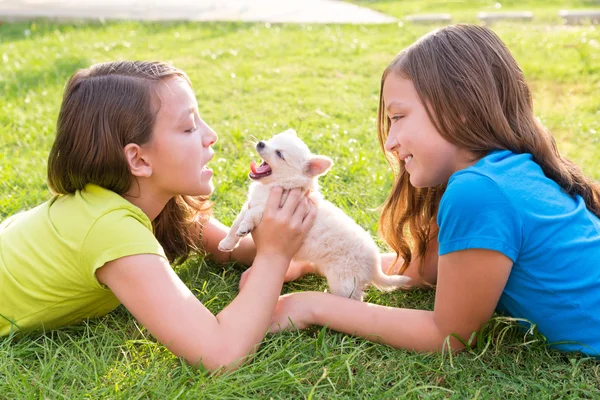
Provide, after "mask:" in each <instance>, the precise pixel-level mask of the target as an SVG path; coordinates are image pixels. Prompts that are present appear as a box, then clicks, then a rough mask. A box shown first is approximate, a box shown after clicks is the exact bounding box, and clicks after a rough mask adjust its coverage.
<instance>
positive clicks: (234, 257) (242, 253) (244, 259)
mask: <svg viewBox="0 0 600 400" xmlns="http://www.w3.org/2000/svg"><path fill="white" fill-rule="evenodd" d="M227 232H229V228H228V227H227V226H225V225H223V224H222V223H221V222H219V221H217V220H216V219H215V218H212V217H211V218H210V219H209V220H208V221H206V223H205V224H204V226H203V227H202V247H203V248H204V250H205V251H206V252H207V253H210V254H211V255H212V256H213V258H214V259H215V260H217V261H218V262H220V263H225V262H228V261H237V262H239V263H241V264H244V265H251V264H252V261H253V260H254V257H256V246H255V245H254V241H253V240H252V238H251V237H250V236H245V237H243V238H242V239H241V240H240V244H239V246H238V247H236V248H235V249H233V252H231V253H225V252H222V251H220V250H219V248H218V246H219V242H220V241H221V240H223V238H225V236H227Z"/></svg>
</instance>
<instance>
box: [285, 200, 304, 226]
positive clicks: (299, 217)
mask: <svg viewBox="0 0 600 400" xmlns="http://www.w3.org/2000/svg"><path fill="white" fill-rule="evenodd" d="M308 212H309V205H308V200H307V199H306V198H305V197H304V198H302V199H300V201H299V202H298V206H297V207H296V209H295V210H294V215H292V218H291V219H290V221H292V222H296V223H298V225H300V224H302V221H303V220H304V218H305V217H306V215H307V214H308Z"/></svg>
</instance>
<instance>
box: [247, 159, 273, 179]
mask: <svg viewBox="0 0 600 400" xmlns="http://www.w3.org/2000/svg"><path fill="white" fill-rule="evenodd" d="M272 172H273V170H271V167H270V166H269V164H267V162H266V161H263V162H262V163H261V164H260V165H259V166H256V161H252V162H251V163H250V173H249V174H248V176H249V177H250V179H254V180H257V179H261V178H264V177H265V176H269V175H271V173H272Z"/></svg>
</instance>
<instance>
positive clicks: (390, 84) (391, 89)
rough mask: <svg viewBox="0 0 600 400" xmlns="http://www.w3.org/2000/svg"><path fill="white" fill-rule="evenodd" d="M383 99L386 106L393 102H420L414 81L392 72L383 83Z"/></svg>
mask: <svg viewBox="0 0 600 400" xmlns="http://www.w3.org/2000/svg"><path fill="white" fill-rule="evenodd" d="M383 98H384V102H385V103H386V105H388V104H390V103H391V102H393V101H400V100H402V101H403V102H408V103H410V102H413V101H415V100H418V96H417V92H416V90H415V86H414V85H413V83H412V81H411V80H410V79H408V78H404V77H402V76H400V75H398V74H396V73H393V72H390V73H389V74H388V76H386V78H385V80H384V82H383Z"/></svg>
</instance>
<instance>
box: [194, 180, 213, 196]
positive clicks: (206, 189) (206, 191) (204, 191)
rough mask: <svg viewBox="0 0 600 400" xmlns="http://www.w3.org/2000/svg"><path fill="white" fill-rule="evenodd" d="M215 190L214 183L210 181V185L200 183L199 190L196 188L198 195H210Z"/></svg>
mask: <svg viewBox="0 0 600 400" xmlns="http://www.w3.org/2000/svg"><path fill="white" fill-rule="evenodd" d="M214 191H215V185H213V183H212V182H211V183H210V185H202V187H201V188H200V190H198V194H197V195H198V196H208V195H211V194H212V192H214Z"/></svg>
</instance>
